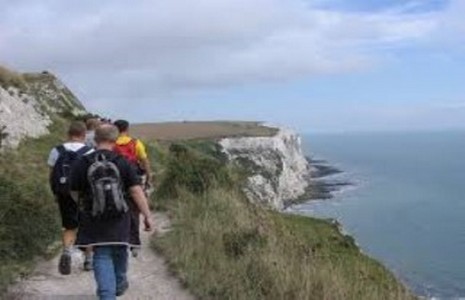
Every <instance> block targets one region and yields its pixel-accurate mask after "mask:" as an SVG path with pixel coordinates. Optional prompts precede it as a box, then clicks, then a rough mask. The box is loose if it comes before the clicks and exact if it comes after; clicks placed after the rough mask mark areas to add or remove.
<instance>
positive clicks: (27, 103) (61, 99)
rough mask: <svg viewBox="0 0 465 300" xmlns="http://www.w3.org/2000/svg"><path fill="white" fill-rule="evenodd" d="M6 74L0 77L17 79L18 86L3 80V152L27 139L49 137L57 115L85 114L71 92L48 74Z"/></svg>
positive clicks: (0, 109)
mask: <svg viewBox="0 0 465 300" xmlns="http://www.w3.org/2000/svg"><path fill="white" fill-rule="evenodd" d="M3 72H4V73H2V74H0V75H3V76H15V78H16V84H9V83H8V82H7V81H6V80H4V81H1V80H0V134H1V137H0V138H1V144H0V146H1V147H2V148H15V147H16V146H18V144H19V142H20V141H21V140H22V139H23V138H25V137H39V136H41V135H44V134H47V133H48V126H49V125H50V124H51V123H52V118H53V116H54V115H57V114H68V115H69V114H72V115H79V114H83V113H85V109H84V107H83V106H82V104H81V103H80V102H79V101H78V100H77V98H76V97H75V96H74V95H73V94H72V93H71V91H70V90H69V89H67V88H66V86H64V84H63V83H62V82H61V81H59V80H58V79H57V78H56V77H55V76H54V75H52V74H50V73H48V72H44V73H28V74H18V73H14V72H12V71H9V70H6V69H4V70H3ZM5 72H11V74H13V75H11V74H6V75H5ZM0 79H2V78H0Z"/></svg>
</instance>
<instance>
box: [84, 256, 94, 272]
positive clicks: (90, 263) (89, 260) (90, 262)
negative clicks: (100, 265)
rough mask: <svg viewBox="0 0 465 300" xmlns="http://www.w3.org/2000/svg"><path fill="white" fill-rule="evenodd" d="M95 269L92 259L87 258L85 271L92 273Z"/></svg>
mask: <svg viewBox="0 0 465 300" xmlns="http://www.w3.org/2000/svg"><path fill="white" fill-rule="evenodd" d="M93 269H94V267H93V266H92V257H86V259H85V260H84V271H92V270H93Z"/></svg>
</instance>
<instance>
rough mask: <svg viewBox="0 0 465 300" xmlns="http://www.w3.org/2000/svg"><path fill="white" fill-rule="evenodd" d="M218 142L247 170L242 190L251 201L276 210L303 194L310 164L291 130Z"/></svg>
mask: <svg viewBox="0 0 465 300" xmlns="http://www.w3.org/2000/svg"><path fill="white" fill-rule="evenodd" d="M219 143H220V145H221V146H222V148H223V151H224V152H225V153H226V154H227V156H228V157H229V159H230V160H231V161H233V162H235V163H237V164H239V165H240V166H242V167H245V169H246V170H247V171H248V172H249V173H250V176H249V178H248V182H247V186H246V187H245V193H246V195H247V197H248V198H249V200H251V201H252V202H254V203H260V204H265V205H267V206H269V207H271V208H274V209H278V210H279V209H283V208H284V207H285V206H286V204H288V203H289V202H290V201H293V200H296V199H298V198H299V197H301V196H303V195H304V194H305V192H306V189H307V187H308V185H309V177H310V166H309V163H308V161H307V159H306V158H305V156H304V154H303V152H302V145H301V139H300V136H299V135H297V134H296V133H294V132H293V131H291V130H288V129H284V128H279V131H278V133H277V134H276V135H274V136H270V137H242V138H225V139H222V140H221V141H220V142H219Z"/></svg>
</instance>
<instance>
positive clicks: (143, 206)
mask: <svg viewBox="0 0 465 300" xmlns="http://www.w3.org/2000/svg"><path fill="white" fill-rule="evenodd" d="M129 191H130V193H131V197H132V199H133V200H134V202H135V203H136V205H137V208H139V211H140V212H141V213H142V215H143V216H144V224H145V230H147V231H150V230H152V229H153V224H152V220H151V218H150V216H151V213H150V208H149V204H148V201H147V197H145V193H144V190H143V189H142V187H141V186H140V185H135V186H133V187H131V188H130V189H129Z"/></svg>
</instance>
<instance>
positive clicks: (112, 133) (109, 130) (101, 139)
mask: <svg viewBox="0 0 465 300" xmlns="http://www.w3.org/2000/svg"><path fill="white" fill-rule="evenodd" d="M118 134H119V132H118V128H116V126H114V125H112V124H102V125H100V126H98V127H97V129H96V130H95V142H96V143H97V145H100V144H113V143H115V142H116V140H117V139H118Z"/></svg>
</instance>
